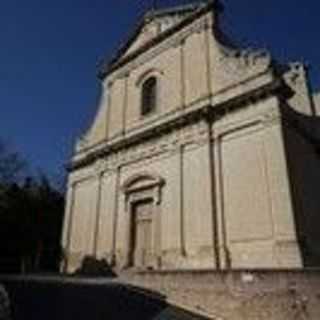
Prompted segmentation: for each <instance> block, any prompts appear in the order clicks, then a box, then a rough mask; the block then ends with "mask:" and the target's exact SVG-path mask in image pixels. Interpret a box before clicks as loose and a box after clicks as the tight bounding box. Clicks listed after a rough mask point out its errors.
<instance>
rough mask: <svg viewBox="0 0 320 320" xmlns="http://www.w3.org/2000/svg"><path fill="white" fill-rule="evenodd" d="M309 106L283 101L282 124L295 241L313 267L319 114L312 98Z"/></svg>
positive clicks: (319, 242)
mask: <svg viewBox="0 0 320 320" xmlns="http://www.w3.org/2000/svg"><path fill="white" fill-rule="evenodd" d="M291 94H294V93H293V92H292V93H291ZM311 100H312V99H311ZM311 107H312V115H306V114H303V113H299V112H297V111H296V110H294V109H293V108H292V107H290V106H289V105H288V104H285V105H284V106H283V108H282V121H283V126H282V128H283V137H284V145H285V156H286V159H287V163H288V176H289V182H290V188H291V194H292V202H293V207H294V214H295V220H296V231H297V235H298V241H299V244H300V249H301V252H302V256H303V262H304V266H305V267H311V268H312V267H319V266H320V233H319V225H320V196H319V188H318V186H319V183H320V117H318V116H317V115H316V111H315V110H316V108H315V105H314V102H313V100H312V102H311Z"/></svg>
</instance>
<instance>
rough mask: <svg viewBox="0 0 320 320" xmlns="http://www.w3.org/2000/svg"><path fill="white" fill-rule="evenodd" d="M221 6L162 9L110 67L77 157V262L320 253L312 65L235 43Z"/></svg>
mask: <svg viewBox="0 0 320 320" xmlns="http://www.w3.org/2000/svg"><path fill="white" fill-rule="evenodd" d="M221 10H222V8H221V6H220V4H219V3H218V2H217V1H210V2H206V3H205V4H197V5H186V6H181V7H175V8H169V9H164V10H155V11H152V12H149V13H148V14H146V15H145V16H144V18H143V19H142V21H140V24H139V25H138V27H137V29H136V30H135V32H134V33H133V34H132V37H131V38H130V39H129V40H128V41H127V42H126V43H125V44H124V45H123V46H122V47H121V48H120V49H119V51H118V53H117V55H116V56H115V57H114V58H113V59H112V60H111V62H109V63H108V64H106V65H105V66H103V67H102V69H101V72H100V74H99V77H100V80H101V84H102V95H101V99H100V104H99V108H98V113H97V115H96V118H95V120H94V122H93V124H92V126H91V128H90V129H89V130H88V131H87V132H86V133H85V134H84V135H83V136H82V137H81V138H80V139H79V140H78V142H77V144H76V147H75V151H74V154H73V157H72V159H71V163H70V166H69V179H68V193H67V206H66V213H65V221H64V232H63V239H62V246H63V249H64V253H65V260H64V266H63V268H64V270H65V271H68V272H73V271H74V270H76V269H77V268H78V267H79V266H80V265H81V263H82V260H83V258H84V257H85V256H94V257H96V258H97V259H106V260H107V261H108V262H109V263H111V264H112V265H113V266H115V268H117V269H127V268H132V269H138V270H141V269H153V270H159V269H160V270H169V269H170V270H172V269H218V270H221V269H238V268H246V269H247V268H302V267H304V266H306V265H314V264H315V263H316V262H317V261H318V260H317V259H318V257H319V252H317V249H316V248H315V247H314V246H313V244H314V243H316V241H317V240H318V238H319V236H318V232H317V230H315V222H316V221H319V219H318V217H317V216H318V213H319V208H320V202H319V199H318V198H319V197H317V194H316V183H317V182H318V181H319V180H320V170H319V155H318V148H317V141H318V140H317V128H316V118H317V114H318V113H319V112H320V105H319V107H318V105H317V101H318V98H317V99H314V97H313V95H312V93H311V91H310V88H309V86H308V79H307V73H306V70H305V68H304V67H303V65H301V64H299V63H293V64H286V65H283V64H279V63H277V62H276V61H275V60H274V59H273V58H272V57H271V56H270V54H269V53H268V52H265V51H259V50H247V49H242V48H238V47H236V46H234V45H233V44H232V42H231V41H230V40H229V39H228V38H227V37H226V36H225V35H224V33H223V31H222V30H221V28H220V24H219V17H220V13H221Z"/></svg>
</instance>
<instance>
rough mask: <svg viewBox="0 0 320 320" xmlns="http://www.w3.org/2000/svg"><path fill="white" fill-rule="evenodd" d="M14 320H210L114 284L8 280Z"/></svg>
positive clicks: (153, 294)
mask: <svg viewBox="0 0 320 320" xmlns="http://www.w3.org/2000/svg"><path fill="white" fill-rule="evenodd" d="M2 282H3V283H4V284H5V287H6V289H7V291H8V293H9V297H10V301H11V309H12V315H13V316H12V320H29V319H30V320H31V319H32V320H43V319H46V320H67V319H68V320H70V319H77V320H82V319H83V320H88V319H90V320H102V319H103V320H105V319H108V320H122V319H139V320H152V319H157V320H161V319H166V320H170V319H186V320H194V319H198V320H209V319H207V318H204V317H202V316H199V315H196V314H193V313H190V312H188V311H185V310H183V309H181V308H178V307H175V306H173V305H170V304H168V303H167V302H166V297H165V296H163V295H160V294H159V293H157V292H154V291H149V290H144V289H140V288H137V287H133V286H129V285H125V284H121V283H119V282H115V281H111V280H109V281H108V280H101V281H99V280H97V279H96V280H94V281H90V279H82V280H79V279H78V280H72V278H71V280H70V281H68V280H66V279H65V278H61V279H59V278H55V279H54V280H52V279H51V280H50V279H47V280H46V279H43V278H42V279H36V278H33V279H28V278H19V279H13V278H11V279H4V280H2Z"/></svg>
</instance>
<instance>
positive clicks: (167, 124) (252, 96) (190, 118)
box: [68, 78, 284, 171]
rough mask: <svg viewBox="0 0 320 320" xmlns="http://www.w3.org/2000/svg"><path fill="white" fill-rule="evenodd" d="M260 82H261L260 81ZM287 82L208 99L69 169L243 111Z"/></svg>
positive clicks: (97, 149) (77, 158) (100, 148)
mask: <svg viewBox="0 0 320 320" xmlns="http://www.w3.org/2000/svg"><path fill="white" fill-rule="evenodd" d="M256 80H258V79H256ZM283 85H284V84H283V82H282V81H280V80H277V79H272V78H270V79H269V81H268V82H266V83H264V85H263V86H259V87H256V88H254V89H253V90H251V91H250V92H246V93H243V94H241V95H236V96H233V97H232V96H230V94H229V99H226V100H224V99H223V97H220V99H217V98H214V97H213V96H212V97H207V98H206V99H203V101H202V102H199V103H198V104H197V105H195V106H193V107H187V108H185V109H182V110H180V111H179V112H176V113H175V114H173V115H171V116H169V117H166V118H163V119H161V121H159V122H157V123H155V124H151V125H149V126H146V127H145V126H142V127H141V128H139V129H137V130H135V131H132V132H130V133H128V134H125V135H122V136H120V137H117V138H115V139H113V140H111V141H107V140H105V141H102V142H101V143H99V144H97V145H94V146H92V147H90V148H88V149H85V150H83V151H82V152H79V153H78V154H75V155H74V157H73V160H72V162H71V164H70V165H69V166H68V170H69V171H73V170H76V169H78V168H82V167H85V166H87V165H89V164H91V163H93V162H95V161H96V160H98V159H101V158H104V157H106V156H108V155H110V154H115V153H117V152H118V151H121V150H123V149H128V148H129V147H130V148H131V147H134V146H135V145H139V144H141V143H143V142H146V141H149V140H152V139H153V138H155V137H156V138H158V137H161V136H165V135H168V133H170V132H173V131H175V130H178V129H179V128H182V127H185V126H188V125H190V124H192V123H196V122H199V120H201V119H205V120H206V121H215V119H220V118H221V117H223V116H224V114H225V113H224V111H223V110H224V109H225V108H228V109H229V110H230V109H236V108H241V107H242V106H244V105H247V104H249V103H254V102H255V101H258V100H260V99H264V98H266V97H268V96H270V95H272V94H278V92H279V90H282V89H283Z"/></svg>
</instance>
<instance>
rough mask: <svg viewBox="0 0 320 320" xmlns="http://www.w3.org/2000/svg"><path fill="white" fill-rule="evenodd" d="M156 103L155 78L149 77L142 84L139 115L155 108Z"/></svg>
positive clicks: (143, 114) (148, 112)
mask: <svg viewBox="0 0 320 320" xmlns="http://www.w3.org/2000/svg"><path fill="white" fill-rule="evenodd" d="M156 104H157V78H156V77H150V78H148V79H147V80H145V81H144V83H143V84H142V92H141V115H142V116H145V115H148V114H150V113H152V112H153V111H155V109H156Z"/></svg>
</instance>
